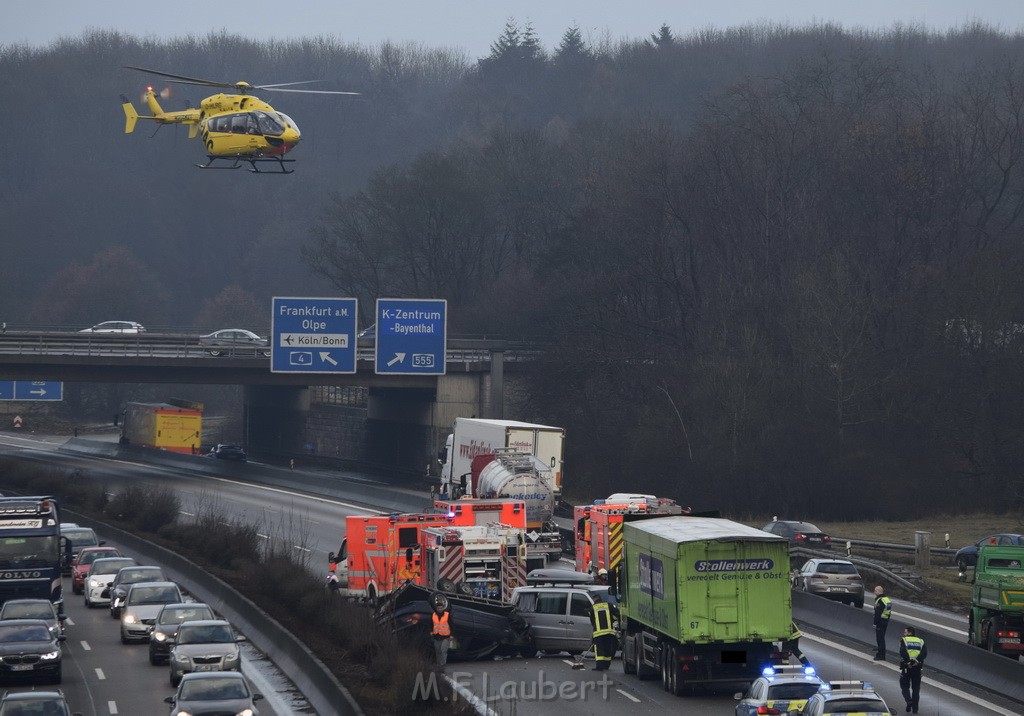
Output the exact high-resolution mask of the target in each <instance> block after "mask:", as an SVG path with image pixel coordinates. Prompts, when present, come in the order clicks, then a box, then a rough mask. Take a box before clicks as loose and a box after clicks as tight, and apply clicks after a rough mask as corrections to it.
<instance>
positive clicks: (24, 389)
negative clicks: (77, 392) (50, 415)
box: [0, 380, 64, 400]
mask: <svg viewBox="0 0 1024 716" xmlns="http://www.w3.org/2000/svg"><path fill="white" fill-rule="evenodd" d="M0 400H64V383H62V382H61V381H59V380H0Z"/></svg>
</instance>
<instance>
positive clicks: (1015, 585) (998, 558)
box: [967, 546, 1024, 659]
mask: <svg viewBox="0 0 1024 716" xmlns="http://www.w3.org/2000/svg"><path fill="white" fill-rule="evenodd" d="M968 619H969V623H968V629H967V641H968V643H969V644H974V645H975V646H980V647H981V648H982V649H987V650H989V651H991V652H992V653H993V654H1002V655H1003V656H1007V657H1009V658H1011V659H1018V658H1019V657H1020V655H1021V653H1022V652H1024V644H1022V643H1021V635H1022V634H1024V547H1008V546H984V547H982V548H981V549H979V550H978V564H977V566H976V567H975V568H974V582H973V589H972V591H971V613H970V616H969V618H968Z"/></svg>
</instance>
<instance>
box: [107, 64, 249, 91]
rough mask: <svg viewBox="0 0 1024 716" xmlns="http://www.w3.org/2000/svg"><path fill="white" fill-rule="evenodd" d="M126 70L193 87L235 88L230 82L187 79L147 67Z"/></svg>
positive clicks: (129, 67)
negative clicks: (145, 73) (166, 78)
mask: <svg viewBox="0 0 1024 716" xmlns="http://www.w3.org/2000/svg"><path fill="white" fill-rule="evenodd" d="M123 67H124V68H125V69H126V70H135V71H136V72H147V73H149V74H151V75H158V76H160V77H169V78H171V79H176V80H179V81H180V83H181V84H192V85H207V86H209V87H234V86H235V85H234V84H231V83H229V82H214V81H213V80H204V79H199V78H197V77H186V76H185V75H172V74H171V73H170V72H160V71H159V70H150V69H147V68H145V67H133V66H132V65H123Z"/></svg>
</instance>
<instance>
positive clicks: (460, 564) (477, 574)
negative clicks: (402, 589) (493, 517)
mask: <svg viewBox="0 0 1024 716" xmlns="http://www.w3.org/2000/svg"><path fill="white" fill-rule="evenodd" d="M421 535H422V536H423V550H424V557H423V558H424V575H423V576H424V583H425V584H426V586H429V587H432V588H434V589H440V590H441V591H445V592H460V593H462V594H467V595H472V596H476V597H483V598H486V599H495V600H500V601H502V602H506V603H508V602H509V601H511V599H512V590H513V589H515V588H516V587H521V586H523V585H524V584H526V544H525V538H524V529H523V528H522V527H509V526H507V525H502V524H497V523H491V524H484V525H478V526H465V527H428V528H424V529H423V530H422V531H421Z"/></svg>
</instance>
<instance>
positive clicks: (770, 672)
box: [761, 666, 775, 676]
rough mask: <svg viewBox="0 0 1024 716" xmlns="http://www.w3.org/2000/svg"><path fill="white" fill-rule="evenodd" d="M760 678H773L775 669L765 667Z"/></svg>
mask: <svg viewBox="0 0 1024 716" xmlns="http://www.w3.org/2000/svg"><path fill="white" fill-rule="evenodd" d="M761 676H775V669H773V668H772V667H770V666H766V667H764V668H763V669H761Z"/></svg>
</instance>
